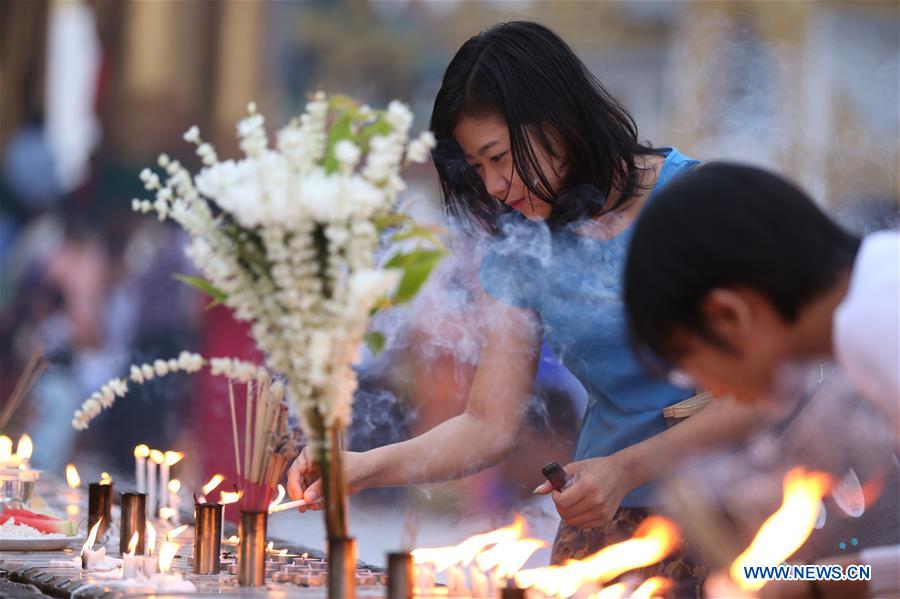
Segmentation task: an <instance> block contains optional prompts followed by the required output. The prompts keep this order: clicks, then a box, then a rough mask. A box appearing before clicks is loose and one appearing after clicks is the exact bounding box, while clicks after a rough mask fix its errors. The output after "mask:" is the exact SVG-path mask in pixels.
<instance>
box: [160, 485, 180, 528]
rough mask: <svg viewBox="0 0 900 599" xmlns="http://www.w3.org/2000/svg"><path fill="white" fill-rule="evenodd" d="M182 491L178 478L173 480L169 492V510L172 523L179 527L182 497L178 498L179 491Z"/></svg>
mask: <svg viewBox="0 0 900 599" xmlns="http://www.w3.org/2000/svg"><path fill="white" fill-rule="evenodd" d="M180 490H181V481H180V480H178V479H177V478H173V479H172V480H170V481H169V484H168V491H169V501H168V502H167V503H168V509H169V510H170V512H169V513H170V518H171V520H172V523H173V524H175V525H176V526H177V525H178V523H179V521H180V518H179V510H180V509H181V497H179V496H178V491H180ZM160 513H162V509H160Z"/></svg>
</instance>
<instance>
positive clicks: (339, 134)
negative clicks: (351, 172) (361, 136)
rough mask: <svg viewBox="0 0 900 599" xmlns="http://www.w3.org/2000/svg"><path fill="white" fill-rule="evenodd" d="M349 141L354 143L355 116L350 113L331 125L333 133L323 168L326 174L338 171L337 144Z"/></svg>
mask: <svg viewBox="0 0 900 599" xmlns="http://www.w3.org/2000/svg"><path fill="white" fill-rule="evenodd" d="M343 139H349V140H351V141H353V115H352V114H351V113H349V112H345V113H343V114H341V115H340V116H339V117H338V118H337V119H335V121H334V123H333V124H332V125H331V131H329V132H328V152H326V154H325V161H324V162H323V163H322V166H323V167H325V172H327V173H333V172H335V171H336V170H337V169H338V161H337V158H335V156H334V146H335V145H337V142H339V141H341V140H343Z"/></svg>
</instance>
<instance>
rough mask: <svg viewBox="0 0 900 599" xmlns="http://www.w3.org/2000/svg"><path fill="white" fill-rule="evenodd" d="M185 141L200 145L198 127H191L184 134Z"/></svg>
mask: <svg viewBox="0 0 900 599" xmlns="http://www.w3.org/2000/svg"><path fill="white" fill-rule="evenodd" d="M184 141H186V142H188V143H189V144H199V143H200V129H199V128H198V127H197V125H193V126H191V128H190V129H188V130H187V131H185V132H184Z"/></svg>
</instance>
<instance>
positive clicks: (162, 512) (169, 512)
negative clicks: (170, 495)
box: [159, 507, 178, 520]
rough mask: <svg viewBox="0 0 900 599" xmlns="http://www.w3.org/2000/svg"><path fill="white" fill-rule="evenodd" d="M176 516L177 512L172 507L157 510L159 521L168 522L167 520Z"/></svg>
mask: <svg viewBox="0 0 900 599" xmlns="http://www.w3.org/2000/svg"><path fill="white" fill-rule="evenodd" d="M177 515H178V510H176V509H175V508H173V507H161V508H159V519H160V520H168V519H169V518H174V517H175V516H177Z"/></svg>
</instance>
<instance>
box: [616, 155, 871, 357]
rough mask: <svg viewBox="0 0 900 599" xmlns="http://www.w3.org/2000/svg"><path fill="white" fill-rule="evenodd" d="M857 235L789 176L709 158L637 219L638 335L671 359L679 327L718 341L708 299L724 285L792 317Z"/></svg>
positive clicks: (632, 254) (831, 275)
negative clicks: (705, 311) (709, 321)
mask: <svg viewBox="0 0 900 599" xmlns="http://www.w3.org/2000/svg"><path fill="white" fill-rule="evenodd" d="M859 244H860V240H859V239H858V238H857V237H854V236H853V235H851V234H849V233H847V232H846V231H844V230H843V229H841V228H840V227H839V226H838V225H837V224H835V223H834V222H833V221H832V220H831V219H830V218H829V217H828V216H827V215H826V214H825V213H824V212H823V211H822V210H821V209H820V208H819V207H818V206H817V205H816V204H815V203H814V202H813V201H812V199H810V198H809V196H807V195H806V194H805V193H804V192H803V191H802V190H801V189H799V188H798V187H797V186H795V185H794V184H792V183H790V182H788V181H787V180H786V179H784V178H782V177H780V176H778V175H775V174H773V173H771V172H767V171H765V170H762V169H759V168H755V167H752V166H743V165H737V164H727V163H709V164H705V165H703V166H701V167H698V168H697V169H695V170H694V171H693V172H690V173H686V174H684V175H683V176H681V177H679V178H678V179H676V180H674V181H672V182H671V183H669V184H668V185H667V186H666V187H665V188H663V189H661V190H660V191H659V192H658V193H657V194H656V195H655V196H654V197H653V198H652V200H651V201H650V203H649V204H648V205H647V206H646V207H645V208H644V209H643V211H642V213H641V215H640V217H639V218H638V221H637V223H636V225H635V228H634V234H633V237H632V240H631V245H630V248H629V252H628V258H627V262H626V266H625V282H624V298H625V306H626V310H627V313H628V319H629V323H630V327H631V334H632V338H633V340H634V341H635V343H636V345H637V348H638V350H639V352H640V353H642V354H644V355H645V356H646V354H645V353H644V352H645V350H648V349H649V350H650V351H652V352H653V353H655V354H656V357H657V358H662V359H664V360H667V361H674V360H676V359H677V357H678V356H677V353H678V350H677V348H675V347H673V345H672V333H673V331H674V330H676V329H679V328H681V329H684V330H686V331H689V332H693V333H696V334H699V335H701V336H703V337H704V338H707V339H710V340H712V341H715V338H714V337H713V336H712V335H711V333H710V331H709V330H708V327H707V326H706V323H705V322H704V319H703V316H702V312H701V305H702V302H703V300H704V298H705V297H706V296H707V294H708V293H709V292H710V291H711V290H713V289H715V288H719V287H745V288H751V289H754V290H756V291H758V292H760V293H762V294H764V295H765V296H766V297H767V298H768V299H769V300H770V301H771V302H772V305H773V306H774V307H775V309H776V310H777V312H778V314H780V315H781V317H782V318H784V320H785V321H786V322H793V321H794V320H795V319H796V318H797V315H798V313H799V312H800V310H801V309H802V308H803V307H804V306H805V305H806V304H808V303H809V302H810V301H811V300H812V299H814V298H815V297H816V295H817V294H819V293H821V292H823V291H824V290H826V289H828V288H829V287H830V286H831V285H833V284H834V283H835V281H836V280H837V278H838V277H839V276H840V275H841V273H842V272H844V271H846V270H847V269H849V268H851V267H852V264H853V260H854V258H855V256H856V252H857V250H858V249H859Z"/></svg>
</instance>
